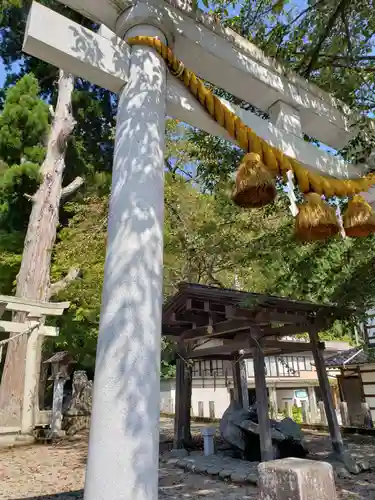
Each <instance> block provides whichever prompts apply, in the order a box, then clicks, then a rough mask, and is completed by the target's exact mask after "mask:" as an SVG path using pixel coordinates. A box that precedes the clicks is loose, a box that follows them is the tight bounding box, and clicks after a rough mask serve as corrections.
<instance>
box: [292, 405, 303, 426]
mask: <svg viewBox="0 0 375 500" xmlns="http://www.w3.org/2000/svg"><path fill="white" fill-rule="evenodd" d="M292 418H293V420H294V421H295V422H296V423H297V424H302V423H303V419H302V408H299V407H298V406H297V405H293V408H292Z"/></svg>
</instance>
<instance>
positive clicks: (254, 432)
mask: <svg viewBox="0 0 375 500" xmlns="http://www.w3.org/2000/svg"><path fill="white" fill-rule="evenodd" d="M270 423H271V437H272V442H273V448H274V450H273V451H274V457H275V458H276V459H279V458H287V457H296V458H305V457H306V455H307V453H308V451H307V448H306V447H305V445H304V442H303V433H302V431H301V427H300V426H299V425H298V424H297V423H296V422H294V421H293V420H292V419H290V418H286V419H284V420H283V421H281V422H276V421H275V420H272V419H271V420H270ZM220 431H221V434H222V436H223V438H224V439H225V441H226V442H227V443H229V444H230V445H231V446H232V450H233V451H232V452H230V451H229V450H225V451H223V453H225V455H227V456H228V455H229V456H232V457H233V458H235V457H241V458H245V460H248V461H251V462H252V461H259V460H260V442H259V428H258V415H257V412H256V408H255V407H252V408H250V410H249V411H248V410H244V409H243V408H242V407H241V406H240V405H239V404H238V403H236V402H234V401H232V402H231V404H230V405H229V407H228V408H227V410H226V411H225V412H224V415H223V418H222V420H221V422H220ZM241 455H242V456H241Z"/></svg>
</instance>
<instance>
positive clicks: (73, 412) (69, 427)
mask: <svg viewBox="0 0 375 500" xmlns="http://www.w3.org/2000/svg"><path fill="white" fill-rule="evenodd" d="M91 408H92V382H91V380H89V379H88V377H87V374H86V372H85V371H76V372H74V374H73V393H72V398H71V400H70V402H69V404H68V407H67V409H66V410H65V412H64V419H63V429H64V430H66V434H67V435H68V436H73V435H74V434H76V433H77V432H79V431H81V430H83V429H87V428H88V427H89V425H90V415H91Z"/></svg>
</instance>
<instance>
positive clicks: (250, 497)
mask: <svg viewBox="0 0 375 500" xmlns="http://www.w3.org/2000/svg"><path fill="white" fill-rule="evenodd" d="M172 425H173V424H172V422H171V421H168V420H166V419H162V422H161V432H162V437H161V440H162V441H164V445H162V446H161V450H162V453H163V450H166V449H167V448H168V444H166V442H167V441H168V439H169V438H170V437H171V430H172ZM200 427H202V425H199V426H197V425H196V426H195V429H194V430H195V431H197V430H198V429H199V428H200ZM307 441H308V443H309V448H310V450H311V452H312V454H313V455H314V456H315V457H320V458H322V459H324V457H325V456H327V454H328V453H329V451H330V442H329V439H328V437H327V436H326V435H324V434H317V433H314V434H308V435H307ZM346 444H347V447H348V449H349V451H350V452H351V453H352V454H353V455H355V456H357V457H358V458H362V459H363V458H365V459H366V460H369V461H370V463H371V464H372V465H373V467H374V468H375V440H374V439H372V438H369V437H365V436H352V437H350V439H348V440H347V443H346ZM86 456H87V434H85V435H81V436H79V437H76V438H74V439H70V440H64V441H61V442H59V443H55V444H54V445H41V444H37V445H33V446H28V447H20V448H13V449H10V450H0V499H4V500H5V499H6V500H21V499H23V500H26V499H27V500H73V499H82V498H83V496H82V488H83V484H84V473H85V463H86ZM336 484H337V491H338V496H339V499H340V500H344V499H345V500H370V499H372V500H374V499H375V474H374V473H372V472H369V473H364V474H361V475H359V476H353V477H352V478H351V479H340V478H339V479H337V483H336ZM159 486H160V490H159V491H160V494H159V498H160V499H163V500H164V499H165V500H167V499H170V500H185V499H198V498H199V499H201V498H205V499H207V500H240V499H243V500H256V499H258V490H257V488H255V487H251V486H247V487H244V486H237V485H232V484H229V483H224V482H222V481H220V480H216V479H212V478H209V477H207V476H201V475H197V474H192V473H187V472H185V471H182V470H180V469H177V468H175V467H173V466H171V465H166V464H164V463H162V462H161V465H160V481H159Z"/></svg>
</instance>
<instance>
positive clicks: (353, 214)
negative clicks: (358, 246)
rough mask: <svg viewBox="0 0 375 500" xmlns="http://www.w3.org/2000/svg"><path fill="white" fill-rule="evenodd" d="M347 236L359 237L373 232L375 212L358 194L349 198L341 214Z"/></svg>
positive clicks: (374, 230)
mask: <svg viewBox="0 0 375 500" xmlns="http://www.w3.org/2000/svg"><path fill="white" fill-rule="evenodd" d="M343 223H344V229H345V233H346V235H347V236H350V237H352V238H360V237H363V236H368V235H370V234H372V233H375V214H374V211H373V210H372V208H371V205H369V204H368V203H367V201H366V200H365V199H364V198H363V197H362V196H360V195H357V196H354V197H353V198H352V199H351V200H349V203H348V207H347V209H346V210H345V212H344V215H343Z"/></svg>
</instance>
